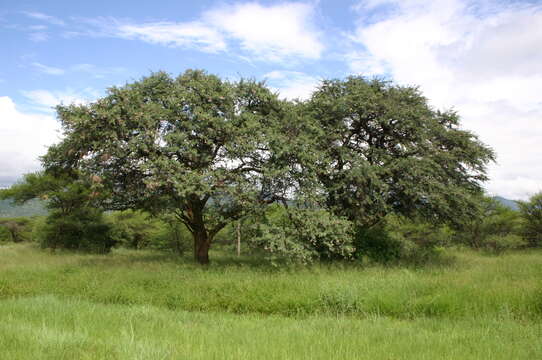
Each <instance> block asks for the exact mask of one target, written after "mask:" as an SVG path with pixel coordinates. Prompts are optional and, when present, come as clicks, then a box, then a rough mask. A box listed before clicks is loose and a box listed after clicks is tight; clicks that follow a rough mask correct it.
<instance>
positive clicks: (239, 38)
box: [64, 2, 324, 62]
mask: <svg viewBox="0 0 542 360" xmlns="http://www.w3.org/2000/svg"><path fill="white" fill-rule="evenodd" d="M314 12H315V10H314V6H313V5H312V4H309V3H300V2H289V3H288V2H284V3H280V4H275V5H269V6H266V5H261V4H258V3H256V2H249V3H239V4H235V5H225V6H220V7H217V8H215V9H212V10H209V11H206V12H204V13H202V15H201V16H200V17H199V18H197V19H195V20H193V21H187V22H147V23H136V22H130V21H126V20H118V19H115V18H95V19H81V20H80V23H81V24H84V25H85V26H86V27H85V28H84V29H83V30H81V31H69V32H66V33H64V36H66V37H74V36H82V35H83V36H84V35H86V36H94V37H100V36H109V37H120V38H124V39H132V40H140V41H145V42H148V43H152V44H158V45H163V46H170V47H180V48H193V49H198V50H201V51H205V52H210V53H218V52H225V51H227V50H231V48H232V47H234V46H235V47H237V48H238V49H239V50H237V49H236V50H235V51H236V52H237V53H236V55H237V56H240V57H249V58H250V59H256V60H260V61H268V62H292V60H297V59H318V58H320V57H321V54H322V52H323V50H324V45H323V43H322V42H321V40H320V37H321V34H320V33H319V31H318V30H317V28H316V26H315V24H314V21H313V17H314ZM232 53H233V51H232Z"/></svg>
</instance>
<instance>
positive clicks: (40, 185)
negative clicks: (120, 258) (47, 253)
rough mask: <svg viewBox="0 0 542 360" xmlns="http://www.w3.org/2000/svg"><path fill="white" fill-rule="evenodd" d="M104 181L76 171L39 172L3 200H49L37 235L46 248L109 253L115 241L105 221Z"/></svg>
mask: <svg viewBox="0 0 542 360" xmlns="http://www.w3.org/2000/svg"><path fill="white" fill-rule="evenodd" d="M100 182H101V180H100V179H99V178H97V177H91V178H89V177H85V176H83V175H81V174H78V173H77V172H74V171H71V172H55V173H53V172H49V173H48V172H37V173H31V174H27V175H25V176H24V179H23V181H21V182H19V183H17V184H15V185H13V186H11V188H9V189H7V190H4V191H3V192H2V193H0V197H2V198H5V199H7V198H9V199H13V200H14V202H15V203H16V204H22V203H25V202H27V201H30V200H32V199H36V198H41V199H42V200H45V201H46V204H47V205H46V207H47V208H48V209H49V215H48V216H47V218H46V220H45V223H44V225H43V227H42V228H41V229H40V231H39V232H38V233H39V235H38V236H37V237H38V239H37V240H38V241H39V242H40V244H41V246H42V247H46V248H52V249H56V248H65V249H74V250H85V251H95V252H108V251H109V250H110V248H111V247H112V246H113V245H114V242H113V241H112V239H111V237H110V236H109V226H108V225H107V224H106V223H105V222H104V221H103V214H102V210H101V208H100V203H101V201H102V199H103V196H104V193H103V187H102V186H101V184H100Z"/></svg>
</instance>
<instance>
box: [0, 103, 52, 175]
mask: <svg viewBox="0 0 542 360" xmlns="http://www.w3.org/2000/svg"><path fill="white" fill-rule="evenodd" d="M59 129H60V126H59V124H58V123H57V121H56V120H55V119H54V118H53V117H52V116H49V115H42V114H31V113H23V112H20V111H19V110H18V109H17V108H16V106H15V104H14V102H13V101H12V100H11V99H10V98H9V97H7V96H3V97H0V139H2V141H0V154H1V156H0V181H1V182H2V183H3V184H9V183H12V182H13V181H15V180H17V179H18V178H20V176H21V175H22V174H24V173H28V172H32V171H36V170H38V169H39V167H40V165H39V161H38V156H40V155H43V154H45V152H46V147H47V146H50V145H51V144H53V143H55V142H57V141H58V140H59V132H58V131H59ZM22 139H24V141H22Z"/></svg>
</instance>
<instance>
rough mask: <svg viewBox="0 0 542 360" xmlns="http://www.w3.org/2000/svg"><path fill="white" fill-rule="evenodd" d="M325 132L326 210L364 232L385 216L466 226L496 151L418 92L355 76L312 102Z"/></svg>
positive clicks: (329, 83) (332, 83) (324, 89)
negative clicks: (433, 107)
mask: <svg viewBox="0 0 542 360" xmlns="http://www.w3.org/2000/svg"><path fill="white" fill-rule="evenodd" d="M306 108H307V111H308V113H309V114H310V117H311V118H312V119H314V120H315V121H316V122H317V124H318V127H319V128H320V129H321V130H322V131H321V132H320V133H319V136H320V137H319V139H318V141H317V143H318V148H319V150H318V151H319V152H320V153H321V156H322V158H323V159H325V160H324V161H322V162H321V166H320V170H319V172H318V177H319V180H320V182H321V183H322V185H323V187H324V189H325V191H326V202H325V204H326V206H327V207H328V208H329V209H331V210H332V211H334V212H335V213H337V214H341V215H344V216H346V217H347V218H349V219H350V220H352V221H354V222H356V223H357V224H359V225H360V226H362V227H370V226H372V225H374V224H376V223H378V222H379V221H381V220H382V219H383V218H384V216H385V215H386V214H389V213H395V214H399V215H402V216H407V217H412V218H415V217H422V218H423V219H426V220H427V221H431V222H434V221H435V220H437V219H439V220H441V221H459V219H460V218H468V217H469V216H470V215H471V213H472V212H473V211H474V208H475V203H474V202H473V201H472V197H471V195H472V194H474V193H478V192H480V190H481V186H480V182H481V181H484V180H485V179H486V175H485V174H486V166H487V164H488V163H489V162H490V161H492V160H493V159H494V154H493V152H492V150H491V149H489V148H488V147H487V146H485V145H484V144H482V143H481V142H480V141H479V140H478V138H477V137H476V136H475V135H473V134H472V133H470V132H468V131H465V130H461V129H460V127H459V117H458V115H457V114H456V113H454V112H451V111H450V112H440V111H435V110H433V109H432V108H431V107H430V106H429V105H428V102H427V99H426V98H425V97H424V96H423V95H422V94H421V93H420V91H419V90H418V88H416V87H404V86H397V85H393V84H392V83H391V82H388V81H382V80H378V79H373V80H368V79H365V78H363V77H359V76H351V77H348V78H347V79H345V80H326V81H323V82H322V84H321V86H320V87H319V89H318V90H317V91H316V92H314V94H313V96H312V98H311V99H310V101H309V102H308V103H307V106H306Z"/></svg>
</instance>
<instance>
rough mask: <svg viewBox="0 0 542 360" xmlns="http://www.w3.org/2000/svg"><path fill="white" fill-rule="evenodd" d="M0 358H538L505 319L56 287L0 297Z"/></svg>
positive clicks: (525, 333) (531, 332) (521, 326)
mask: <svg viewBox="0 0 542 360" xmlns="http://www.w3.org/2000/svg"><path fill="white" fill-rule="evenodd" d="M0 319H1V320H2V321H0V355H1V356H0V357H1V358H2V359H10V360H14V359H54V360H58V359H69V360H72V359H131V360H134V359H236V360H239V359H282V360H283V359H372V360H378V359H417V360H419V359H462V360H463V359H492V360H494V359H506V360H509V359H537V358H540V355H541V354H542V342H540V335H541V334H542V329H541V326H540V324H533V323H526V324H525V323H522V322H517V321H512V320H510V319H500V320H498V319H484V320H480V319H462V320H449V321H442V320H441V319H435V318H423V317H422V318H419V319H414V320H408V321H405V320H398V319H393V318H388V317H370V318H367V319H355V318H352V317H349V316H336V317H331V316H318V317H316V316H310V317H306V318H304V319H296V318H292V317H282V316H276V315H271V316H263V315H260V314H251V315H233V314H225V313H211V312H209V313H197V312H185V311H171V310H167V309H164V308H160V307H154V306H149V305H137V306H134V305H132V306H128V305H105V304H99V303H92V302H88V301H82V300H75V299H70V300H67V299H64V300H62V299H59V298H58V297H55V296H38V297H30V298H24V299H10V300H3V301H0Z"/></svg>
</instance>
